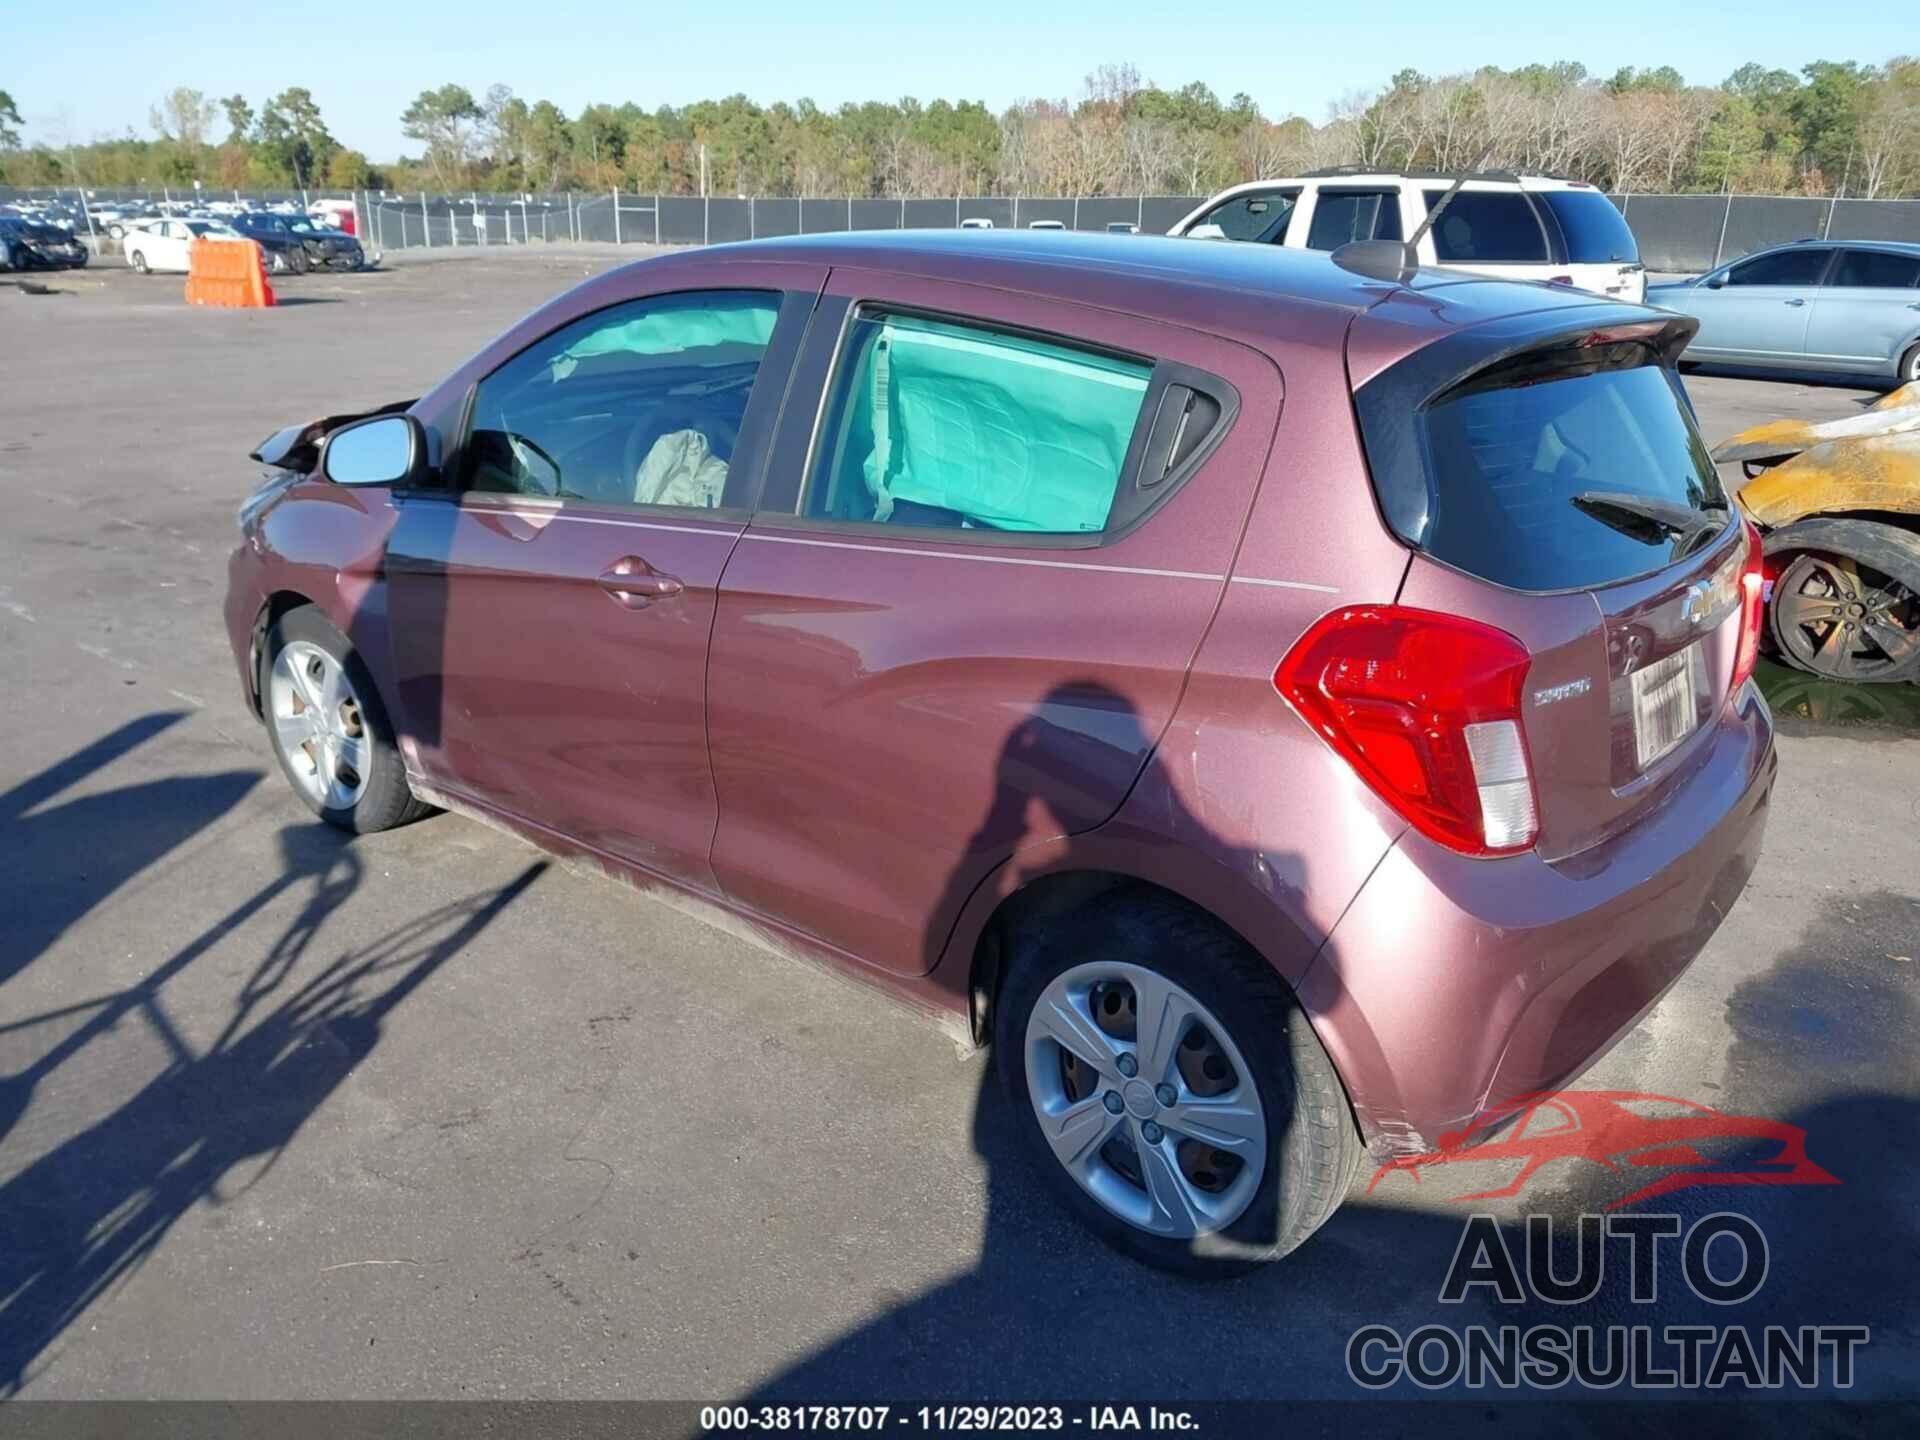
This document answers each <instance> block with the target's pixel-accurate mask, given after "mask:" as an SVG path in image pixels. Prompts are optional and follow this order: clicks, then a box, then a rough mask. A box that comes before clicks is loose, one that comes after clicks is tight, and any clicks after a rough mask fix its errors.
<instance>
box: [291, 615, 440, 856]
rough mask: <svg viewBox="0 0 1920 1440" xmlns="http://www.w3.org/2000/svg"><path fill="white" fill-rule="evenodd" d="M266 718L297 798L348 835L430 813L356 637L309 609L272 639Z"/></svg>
mask: <svg viewBox="0 0 1920 1440" xmlns="http://www.w3.org/2000/svg"><path fill="white" fill-rule="evenodd" d="M264 669H265V672H266V673H265V675H264V676H263V682H264V683H263V684H262V685H261V711H262V713H263V714H264V716H265V718H266V722H267V734H268V736H269V737H270V739H271V740H272V743H273V753H274V755H275V756H276V757H277V758H278V759H279V761H280V768H281V770H282V771H284V772H285V773H286V777H287V780H288V781H289V782H290V783H291V784H292V786H293V789H294V793H295V794H296V795H298V796H299V797H300V798H301V800H302V801H304V802H305V803H306V805H307V808H308V809H310V810H312V811H313V813H314V814H316V815H318V816H319V817H320V818H321V819H322V820H324V821H326V822H327V823H328V824H329V825H334V826H338V827H339V828H340V829H342V830H354V831H359V832H361V833H370V832H372V831H376V830H388V829H391V828H393V827H394V826H395V825H402V824H405V823H406V822H407V821H409V820H415V819H418V818H419V817H420V816H422V815H425V814H428V813H429V812H430V810H431V808H432V807H431V806H428V805H426V804H424V803H423V802H421V801H419V800H416V799H415V798H414V796H413V792H412V791H411V790H410V789H409V788H408V787H407V775H406V768H405V766H404V765H403V764H402V763H401V760H400V752H399V750H398V749H397V748H396V747H395V745H394V738H393V728H392V726H391V725H390V724H389V723H388V720H387V713H386V709H385V707H384V706H382V705H381V703H380V696H379V694H378V692H377V691H376V690H375V689H374V685H373V677H372V676H371V675H370V674H368V673H367V668H366V666H365V665H364V664H362V663H361V660H360V656H359V653H358V652H357V651H355V650H354V648H353V645H352V643H351V642H350V641H349V640H348V639H347V637H346V636H344V635H342V634H341V633H340V632H339V631H338V630H336V629H335V628H334V627H333V625H332V624H331V623H330V622H329V621H328V620H327V618H326V617H325V616H324V615H322V614H321V613H320V612H319V611H318V610H317V609H315V608H314V607H313V606H311V605H303V606H301V607H299V608H298V609H295V610H289V611H288V612H287V613H286V614H284V615H282V616H281V617H280V618H279V619H278V620H277V621H275V622H274V623H273V625H272V626H271V627H270V628H269V629H268V631H267V643H266V661H265V666H264Z"/></svg>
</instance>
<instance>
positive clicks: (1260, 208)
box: [1108, 190, 1300, 245]
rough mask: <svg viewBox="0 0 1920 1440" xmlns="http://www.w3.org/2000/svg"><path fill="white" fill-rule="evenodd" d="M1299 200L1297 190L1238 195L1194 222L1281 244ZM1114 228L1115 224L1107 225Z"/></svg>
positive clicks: (1230, 236)
mask: <svg viewBox="0 0 1920 1440" xmlns="http://www.w3.org/2000/svg"><path fill="white" fill-rule="evenodd" d="M1299 202H1300V192H1299V191H1298V190H1287V191H1269V192H1267V193H1265V194H1260V195H1236V196H1235V197H1234V198H1233V199H1231V200H1227V201H1224V202H1223V203H1221V204H1219V205H1216V206H1214V207H1213V209H1211V210H1209V211H1207V213H1206V214H1204V215H1202V216H1201V217H1200V218H1199V219H1198V220H1196V221H1194V224H1195V225H1218V226H1219V227H1220V230H1221V233H1222V234H1224V235H1225V236H1226V237H1227V239H1229V240H1261V241H1265V242H1267V243H1268V244H1272V245H1278V244H1280V243H1282V242H1283V241H1284V240H1285V239H1286V238H1287V224H1288V222H1289V221H1291V220H1292V219H1293V211H1294V207H1295V206H1296V205H1298V204H1299ZM1108 228H1112V227H1108Z"/></svg>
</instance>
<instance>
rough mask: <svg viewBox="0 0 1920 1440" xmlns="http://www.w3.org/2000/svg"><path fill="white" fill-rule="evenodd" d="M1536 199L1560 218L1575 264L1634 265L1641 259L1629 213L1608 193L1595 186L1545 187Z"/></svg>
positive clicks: (1556, 217)
mask: <svg viewBox="0 0 1920 1440" xmlns="http://www.w3.org/2000/svg"><path fill="white" fill-rule="evenodd" d="M1533 199H1534V203H1535V204H1538V205H1544V206H1546V207H1547V210H1548V212H1549V213H1550V214H1551V215H1552V216H1553V218H1554V219H1555V220H1557V221H1559V222H1560V233H1561V234H1562V235H1563V236H1564V237H1565V238H1566V242H1567V259H1568V261H1569V262H1571V263H1572V264H1575V265H1605V264H1609V263H1618V264H1622V265H1631V264H1634V263H1636V262H1638V260H1639V259H1640V245H1639V242H1638V241H1636V240H1635V239H1634V238H1633V231H1632V230H1631V229H1630V228H1629V227H1628V225H1627V217H1626V216H1624V215H1622V214H1621V213H1620V212H1619V211H1618V210H1617V209H1615V208H1614V204H1613V202H1612V201H1611V200H1609V199H1607V197H1606V196H1604V195H1602V194H1600V193H1598V192H1597V191H1593V190H1541V191H1537V192H1535V194H1534V197H1533Z"/></svg>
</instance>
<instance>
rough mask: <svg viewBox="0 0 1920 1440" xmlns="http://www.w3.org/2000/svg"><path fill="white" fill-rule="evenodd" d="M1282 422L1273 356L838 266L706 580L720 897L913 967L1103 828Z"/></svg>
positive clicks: (1196, 626) (1151, 326)
mask: <svg viewBox="0 0 1920 1440" xmlns="http://www.w3.org/2000/svg"><path fill="white" fill-rule="evenodd" d="M1279 405H1280V379H1279V375H1278V373H1277V372H1276V371H1275V370H1274V368H1273V366H1272V364H1271V362H1270V361H1268V360H1267V359H1265V358H1264V357H1262V356H1259V355H1257V354H1255V353H1254V352H1252V351H1250V350H1246V349H1243V348H1241V347H1240V346H1238V345H1235V344H1232V343H1230V342H1227V341H1224V340H1220V339H1218V338H1215V337H1212V336H1208V335H1203V334H1200V333H1197V332H1194V331H1189V330H1185V329H1181V328H1178V327H1175V326H1170V325H1165V324H1159V323H1153V322H1148V321H1144V320H1137V319H1133V318H1129V317H1125V316H1121V315H1118V314H1115V313H1113V312H1109V311H1102V310H1095V309H1090V308H1085V307H1081V306H1076V305H1071V304H1065V303H1061V302H1058V301H1054V300H1050V299H1043V298H1038V297H1034V296H1030V295H1022V294H1017V293H1012V292H1008V291H1004V290H997V289H989V288H983V287H976V286H969V285H964V284H957V283H949V282H944V281H938V280H931V279H922V278H914V277H906V276H899V275H892V274H884V273H875V272H868V271H860V270H836V271H835V272H834V274H833V276H832V277H831V279H830V281H829V283H828V285H827V291H826V295H825V297H824V298H823V300H822V304H821V308H820V310H819V311H818V312H817V314H816V316H815V319H814V323H813V325H812V327H811V329H810V331H809V336H808V340H807V346H806V350H805V352H804V354H803V356H802V360H801V362H800V365H799V367H798V369H797V371H796V380H795V384H794V387H793V394H792V397H791V399H790V401H789V403H788V405H787V407H786V410H785V412H784V418H783V420H782V425H781V430H780V434H779V438H778V441H777V443H776V447H775V452H774V457H773V461H772V466H771V469H770V473H769V478H768V485H767V491H766V498H765V500H764V501H763V503H762V505H761V507H760V509H759V510H758V511H757V512H756V513H755V515H754V517H753V522H752V524H751V526H750V527H749V528H748V529H747V531H746V533H745V534H744V535H743V536H742V538H741V540H740V543H739V545H738V546H737V547H736V549H735V551H734V555H733V558H732V560H731V561H730V562H729V563H728V566H727V572H726V576H725V578H724V580H723V582H722V584H721V587H720V596H719V608H718V613H717V616H716V618H715V622H714V632H713V648H712V655H711V660H710V664H709V670H708V736H709V740H710V745H711V752H712V757H713V772H714V783H715V787H716V791H717V794H718V798H719V808H720V823H719V829H718V831H717V833H716V836H715V840H714V847H713V867H714V870H715V873H716V875H717V878H718V880H719V883H720V884H721V886H722V887H723V888H724V889H725V891H726V893H727V894H728V896H729V897H731V898H732V899H733V900H735V901H736V902H737V903H739V904H741V905H743V906H746V907H748V908H749V909H751V910H754V911H757V912H759V913H762V914H765V915H768V916H771V917H774V918H776V919H778V920H781V921H783V922H785V923H786V924H788V925H791V926H793V927H795V928H797V929H799V930H801V931H803V932H805V933H807V934H809V935H812V936H814V937H816V938H818V939H821V940H824V941H826V942H828V943H829V944H831V945H834V946H836V947H838V948H839V949H841V950H843V951H845V952H847V953H848V954H850V955H852V956H854V957H857V958H859V959H861V960H864V961H867V962H868V963H871V964H875V965H878V966H882V967H884V968H886V969H889V970H893V971H897V972H901V973H907V974H917V973H921V972H924V971H925V970H927V969H929V968H930V967H931V965H932V964H933V961H934V959H935V958H936V957H937V956H938V955H939V953H940V950H941V947H942V945H943V944H944V943H945V939H946V935H947V933H948V931H949V929H950V928H951V926H952V924H953V921H954V919H955V917H956V916H957V914H958V912H959V909H960V906H961V904H962V902H963V901H964V900H965V899H966V897H967V896H968V895H969V894H970V893H971V892H972V890H973V888H974V887H975V886H976V885H977V884H979V883H980V881H981V880H982V879H983V878H985V876H986V875H987V874H988V873H989V872H990V871H991V870H992V869H993V868H994V867H995V866H997V865H999V864H1000V863H1002V862H1003V861H1005V860H1006V859H1007V857H1008V856H1009V855H1011V854H1012V853H1013V852H1014V851H1015V850H1016V849H1017V848H1018V847H1020V846H1022V845H1025V844H1029V843H1034V842H1038V841H1042V840H1047V839H1052V838H1056V837H1059V836H1062V835H1067V834H1072V833H1077V832H1080V831H1084V830H1088V829H1091V828H1092V827H1094V826H1097V825H1099V824H1100V823H1101V822H1103V821H1104V820H1106V819H1107V818H1108V817H1109V816H1110V815H1112V814H1113V812H1114V811H1115V809H1116V808H1117V807H1118V806H1119V804H1120V802H1121V800H1122V799H1123V798H1124V797H1125V796H1126V794H1127V791H1128V789H1129V788H1130V787H1131V786H1132V784H1133V782H1134V779H1135V777H1136V776H1137V775H1138V774H1139V772H1140V769H1141V767H1142V765H1143V764H1144V763H1145V761H1146V758H1147V755H1148V753H1149V751H1150V750H1151V748H1152V746H1153V745H1154V743H1155V741H1156V740H1157V738H1158V737H1159V735H1160V734H1161V732H1162V730H1163V729H1164V728H1165V726H1166V724H1167V722H1168V719H1169V717H1170V716H1171V714H1172V712H1173V708H1174V705H1175V702H1176V700H1177V698H1178V696H1179V694H1180V690H1181V686H1182V684H1183V680H1184V677H1185V674H1186V670H1187V666H1188V663H1189V661H1190V660H1191V657H1192V656H1193V653H1194V651H1195V649H1196V647H1197V646H1198V644H1199V642H1200V639H1201V636H1202V634H1203V633H1204V632H1205V630H1206V627H1207V624H1208V622H1209V619H1210V618H1211V616H1212V615H1213V612H1214V608H1215V606H1216V605H1217V603H1218V601H1219V599H1220V596H1221V593H1222V590H1223V587H1224V585H1225V576H1226V574H1227V571H1228V569H1229V567H1230V565H1231V561H1232V556H1233V551H1234V545H1235V542H1236V540H1237V538H1238V536H1239V535H1240V533H1241V530H1242V528H1243V527H1244V525H1245V522H1246V515H1247V511H1248V507H1249V505H1250V503H1251V501H1252V497H1253V492H1254V487H1255V485H1256V483H1257V481H1258V478H1259V475H1260V471H1261V467H1262V465H1263V464H1264V459H1265V455H1266V451H1267V447H1268V446H1269V445H1270V444H1271V441H1272V437H1273V432H1274V426H1275V423H1276V421H1277V419H1278V415H1279Z"/></svg>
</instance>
